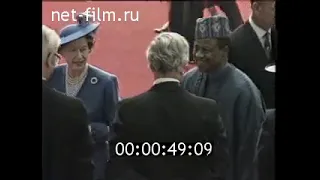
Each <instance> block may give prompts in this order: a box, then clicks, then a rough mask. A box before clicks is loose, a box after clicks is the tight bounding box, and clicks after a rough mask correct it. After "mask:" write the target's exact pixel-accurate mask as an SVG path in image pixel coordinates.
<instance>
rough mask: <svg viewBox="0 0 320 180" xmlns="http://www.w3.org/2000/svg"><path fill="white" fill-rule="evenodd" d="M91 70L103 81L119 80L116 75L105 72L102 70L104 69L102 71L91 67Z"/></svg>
mask: <svg viewBox="0 0 320 180" xmlns="http://www.w3.org/2000/svg"><path fill="white" fill-rule="evenodd" d="M89 68H90V69H91V71H92V72H94V74H95V75H96V76H97V77H98V78H100V79H103V80H114V79H117V76H116V75H114V74H112V73H109V72H107V71H104V70H102V69H100V68H98V67H96V66H93V65H89Z"/></svg>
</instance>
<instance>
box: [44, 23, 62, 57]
mask: <svg viewBox="0 0 320 180" xmlns="http://www.w3.org/2000/svg"><path fill="white" fill-rule="evenodd" d="M60 42H61V40H60V37H59V35H58V34H57V33H56V31H54V30H53V29H51V28H49V27H48V26H46V25H42V63H43V62H45V61H47V60H48V55H49V53H51V52H52V51H56V50H57V49H58V48H59V46H60Z"/></svg>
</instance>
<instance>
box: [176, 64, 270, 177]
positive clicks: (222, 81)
mask: <svg viewBox="0 0 320 180" xmlns="http://www.w3.org/2000/svg"><path fill="white" fill-rule="evenodd" d="M182 86H183V87H184V88H185V89H186V90H188V91H189V92H190V93H193V94H195V95H197V96H202V97H206V98H210V99H214V100H216V101H217V103H218V105H219V107H220V111H221V116H222V119H223V123H224V125H225V127H226V129H227V134H228V138H229V143H230V144H229V152H230V157H231V159H232V162H231V163H230V169H229V173H228V178H227V180H254V179H256V176H257V174H256V172H257V169H255V168H256V165H257V162H256V158H257V153H258V148H257V146H258V142H259V139H260V136H261V132H262V123H263V122H264V121H265V119H266V116H265V107H264V101H263V98H262V97H261V93H260V91H259V90H258V89H257V87H256V86H255V85H254V84H253V82H252V81H251V80H250V78H249V77H248V76H247V75H246V74H244V73H243V72H241V71H240V70H239V69H237V68H236V67H234V66H233V65H231V64H227V65H226V66H225V67H224V68H222V69H221V70H219V71H217V72H215V73H212V74H210V75H209V74H205V73H201V72H200V71H199V70H198V68H194V69H191V70H190V71H189V72H188V73H186V75H185V77H184V79H183V81H182Z"/></svg>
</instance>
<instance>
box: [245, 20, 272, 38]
mask: <svg viewBox="0 0 320 180" xmlns="http://www.w3.org/2000/svg"><path fill="white" fill-rule="evenodd" d="M249 23H250V25H251V27H252V29H253V30H254V31H255V32H256V34H257V36H258V38H259V39H261V38H263V36H264V35H265V34H266V32H267V31H265V30H264V29H262V28H261V27H259V26H258V25H257V24H256V23H254V22H253V20H252V15H250V17H249ZM268 32H269V33H271V28H270V29H269V30H268Z"/></svg>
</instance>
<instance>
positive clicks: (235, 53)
mask: <svg viewBox="0 0 320 180" xmlns="http://www.w3.org/2000/svg"><path fill="white" fill-rule="evenodd" d="M251 7H252V15H251V16H250V18H249V20H248V21H247V22H245V24H243V25H241V26H240V27H239V28H237V29H236V30H235V31H234V32H233V33H232V34H231V36H230V37H231V47H230V58H229V62H231V63H232V64H234V65H235V66H236V67H238V68H239V69H241V70H242V71H243V72H245V73H246V74H247V75H248V76H249V77H250V78H251V79H252V81H253V82H254V83H255V84H256V86H257V87H258V88H259V89H260V91H261V93H262V95H263V97H264V100H265V102H266V106H267V108H268V109H272V108H275V102H274V101H275V92H274V89H275V86H274V84H275V83H274V80H275V74H274V73H270V72H266V71H265V70H264V69H265V67H266V66H267V65H268V64H270V63H273V62H275V59H276V50H277V42H276V41H277V36H276V35H277V34H276V30H275V28H274V18H275V1H274V0H266V1H259V0H252V1H251Z"/></svg>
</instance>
